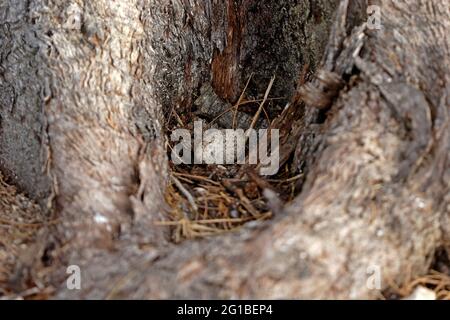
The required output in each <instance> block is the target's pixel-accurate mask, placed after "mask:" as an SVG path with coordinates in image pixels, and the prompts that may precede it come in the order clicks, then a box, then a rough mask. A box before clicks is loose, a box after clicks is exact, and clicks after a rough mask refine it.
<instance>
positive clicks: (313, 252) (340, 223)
mask: <svg viewBox="0 0 450 320" xmlns="http://www.w3.org/2000/svg"><path fill="white" fill-rule="evenodd" d="M368 2H369V3H366V1H363V0H354V1H347V0H343V1H322V0H320V1H312V0H310V1H308V0H283V1H270V0H263V1H253V0H242V1H228V0H224V1H203V0H202V1H200V0H199V1H197V0H195V1H182V0H158V1H138V0H132V1H130V0H127V1H125V0H118V1H114V2H112V1H107V0H96V1H53V0H47V1H34V0H31V1H14V0H2V2H1V3H0V30H1V32H0V42H1V48H0V103H1V109H0V159H1V162H0V169H1V170H2V171H3V172H4V173H5V174H6V175H7V177H8V181H9V182H11V183H13V184H15V185H17V186H18V187H19V189H20V190H22V191H24V192H25V193H26V194H27V195H28V196H30V197H31V198H33V199H35V200H37V201H40V202H41V203H42V205H43V207H44V208H45V209H46V211H49V212H53V214H55V215H56V216H57V217H58V219H59V221H60V223H58V224H57V226H56V227H55V228H54V227H53V226H52V227H50V226H48V227H47V228H46V230H45V231H46V232H45V234H49V235H48V236H47V238H46V239H47V240H46V243H47V247H48V248H50V247H54V248H58V250H53V251H50V250H49V249H48V250H46V255H47V256H50V258H49V257H47V258H48V259H50V260H51V259H54V260H53V263H54V264H55V265H56V264H57V263H60V261H59V260H57V259H56V257H60V256H63V257H64V263H65V264H77V265H79V266H80V267H81V268H82V270H83V284H82V287H83V290H81V291H68V290H67V289H66V288H65V285H61V286H60V287H58V283H59V282H60V281H61V280H62V279H63V277H64V272H65V265H64V264H61V265H60V266H58V265H56V267H55V268H56V270H55V272H54V273H53V274H52V276H51V277H50V281H52V282H53V283H54V285H55V286H56V287H57V288H58V289H57V292H56V296H57V297H61V298H67V297H77V298H119V297H121V298H181V297H184V298H186V297H188V298H196V297H201V298H375V297H378V296H379V294H380V292H379V291H377V290H375V291H374V290H370V289H369V288H368V287H367V285H366V282H367V277H368V275H367V268H369V267H372V266H379V267H381V271H382V280H383V282H382V284H383V289H384V288H386V287H387V286H389V284H390V282H397V283H402V282H403V281H405V280H408V279H407V277H408V276H409V277H410V276H414V275H420V274H422V273H424V272H426V270H427V269H428V267H429V264H430V261H431V258H432V257H433V254H434V250H435V249H436V248H437V247H439V246H441V245H447V244H448V243H449V240H450V239H449V236H448V235H449V234H450V233H449V232H450V230H449V229H450V228H449V222H450V221H449V213H450V176H449V174H450V170H449V167H450V159H449V149H450V130H449V127H448V126H449V110H450V72H449V71H450V70H449V66H450V61H449V60H450V58H449V57H450V43H449V40H448V36H447V34H448V32H450V8H449V6H448V3H447V1H446V0H437V1H424V0H404V1H379V2H376V1H368ZM367 4H378V5H380V7H381V13H382V24H383V28H382V30H368V29H367V28H366V27H365V25H364V23H363V21H364V18H363V17H364V13H365V8H366V5H367ZM333 13H335V18H334V24H333V25H332V21H333V19H332V18H331V17H332V15H333ZM330 31H331V32H330ZM328 34H331V35H330V37H329V40H328V42H327V39H328V36H327V35H328ZM322 53H323V54H322ZM321 58H322V59H321ZM306 64H309V65H310V66H311V68H312V69H313V70H317V77H316V78H317V79H314V80H312V82H311V83H309V84H307V85H305V86H304V87H303V88H302V89H301V90H300V91H299V92H296V90H295V88H296V86H297V85H298V81H299V80H298V75H299V74H301V70H302V69H303V67H304V66H305V65H306ZM251 73H254V77H253V79H255V80H253V82H252V83H251V86H250V92H253V93H254V94H255V95H256V94H257V93H261V92H264V91H265V86H267V82H268V80H269V78H270V77H272V76H273V75H274V74H276V75H277V76H278V78H279V79H280V81H278V82H277V83H276V85H275V87H274V91H273V94H274V95H275V96H284V97H286V100H287V101H290V106H289V108H288V109H287V110H288V111H287V112H285V113H284V117H286V118H289V117H290V115H293V116H292V117H291V119H290V120H291V121H294V124H292V126H293V128H297V127H298V128H299V129H298V130H296V135H294V139H293V138H292V136H289V138H286V139H290V140H289V141H290V142H289V143H288V144H287V145H288V147H287V148H288V149H292V150H294V149H295V160H294V161H296V163H297V164H298V168H299V169H301V170H304V171H305V172H306V173H307V175H306V179H305V181H304V185H303V187H302V190H301V193H300V194H299V195H298V197H297V198H296V199H295V201H294V202H293V203H290V204H287V205H286V206H285V207H284V208H283V209H282V210H279V212H274V213H275V214H276V216H275V218H274V219H273V220H271V221H267V222H257V223H251V224H249V225H247V226H245V227H244V228H243V230H241V231H239V232H237V233H234V234H229V235H224V236H221V237H217V238H211V239H204V240H201V241H195V242H193V241H190V242H185V243H183V244H181V245H173V244H171V243H169V242H168V241H167V240H166V237H165V236H164V229H162V228H161V227H157V226H155V225H154V224H153V222H154V221H155V220H157V219H160V218H161V217H162V216H163V214H164V209H165V204H164V192H165V187H166V179H167V173H168V169H167V159H166V156H165V152H166V151H165V145H164V143H165V138H164V134H165V131H164V130H165V128H164V124H165V123H164V122H165V119H167V117H169V116H170V114H171V113H172V110H173V109H175V110H177V112H179V113H180V114H182V113H183V112H187V111H188V110H190V109H191V108H192V107H193V106H194V103H193V102H194V100H195V99H196V97H197V95H198V94H200V89H201V87H202V85H204V84H205V83H210V84H211V85H212V87H213V89H214V91H215V93H216V94H217V95H218V96H219V97H220V98H221V99H223V100H224V101H226V102H228V103H233V102H235V101H236V99H237V98H238V96H239V94H240V92H241V90H242V89H243V86H244V85H245V82H246V80H247V78H248V76H249V75H250V74H251ZM320 79H322V80H320ZM301 101H304V102H306V104H305V103H303V102H301ZM315 107H319V108H320V109H322V110H321V111H319V110H318V109H317V108H315ZM271 111H272V112H276V111H277V110H271ZM291 112H292V113H291ZM164 116H166V117H164ZM281 118H283V115H282V116H281ZM280 122H281V123H283V121H282V120H280ZM284 130H285V131H286V127H285V128H284ZM284 134H285V135H287V132H285V133H284ZM13 196H14V195H13ZM39 254H42V253H41V252H36V255H39ZM51 261H52V260H51ZM41 262H42V261H41V260H39V259H38V261H37V262H36V261H33V262H28V264H29V265H27V266H26V267H27V268H32V269H33V268H39V266H38V264H39V263H41ZM47 263H48V262H47ZM18 268H19V269H20V268H24V266H23V264H22V265H20V266H19V267H18ZM405 270H408V272H405ZM46 280H48V279H46Z"/></svg>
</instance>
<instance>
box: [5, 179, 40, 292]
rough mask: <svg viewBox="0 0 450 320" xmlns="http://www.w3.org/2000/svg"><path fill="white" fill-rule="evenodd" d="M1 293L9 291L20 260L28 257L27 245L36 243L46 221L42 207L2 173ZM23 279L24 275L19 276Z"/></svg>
mask: <svg viewBox="0 0 450 320" xmlns="http://www.w3.org/2000/svg"><path fill="white" fill-rule="evenodd" d="M0 213H1V215H0V229H1V231H0V296H2V295H6V294H8V293H9V291H8V289H6V288H8V287H10V286H11V285H12V283H11V281H12V280H13V279H12V278H13V276H14V274H15V273H17V269H16V267H17V262H18V261H23V262H24V263H25V262H26V261H24V260H27V257H26V254H25V253H26V252H27V249H28V248H29V247H30V246H32V245H34V243H35V242H36V237H37V234H38V232H39V230H40V229H41V228H42V226H43V225H44V223H45V218H44V216H43V214H42V212H41V209H40V207H39V206H38V205H37V204H35V203H33V202H31V201H30V200H28V199H27V198H26V197H25V196H24V195H21V194H19V193H17V190H16V189H15V188H14V187H12V186H10V185H8V184H6V183H5V182H4V180H3V177H2V176H1V175H0ZM17 280H23V279H17Z"/></svg>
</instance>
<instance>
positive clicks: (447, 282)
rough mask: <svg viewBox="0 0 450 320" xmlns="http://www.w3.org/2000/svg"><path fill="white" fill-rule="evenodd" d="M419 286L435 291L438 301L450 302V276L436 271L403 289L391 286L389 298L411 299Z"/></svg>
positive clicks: (417, 279) (402, 287)
mask: <svg viewBox="0 0 450 320" xmlns="http://www.w3.org/2000/svg"><path fill="white" fill-rule="evenodd" d="M419 286H422V287H425V288H428V289H430V290H432V291H434V292H435V293H436V299H438V300H450V275H448V274H444V273H442V272H438V271H434V270H431V271H430V273H429V274H428V275H425V276H422V277H419V278H416V279H414V280H412V281H410V282H408V283H406V284H405V285H403V286H401V287H397V286H395V285H393V286H391V288H390V290H389V291H390V293H389V294H388V296H387V297H388V298H389V297H395V298H406V297H409V296H410V295H411V294H412V293H413V292H414V290H415V289H416V288H417V287H419Z"/></svg>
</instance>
